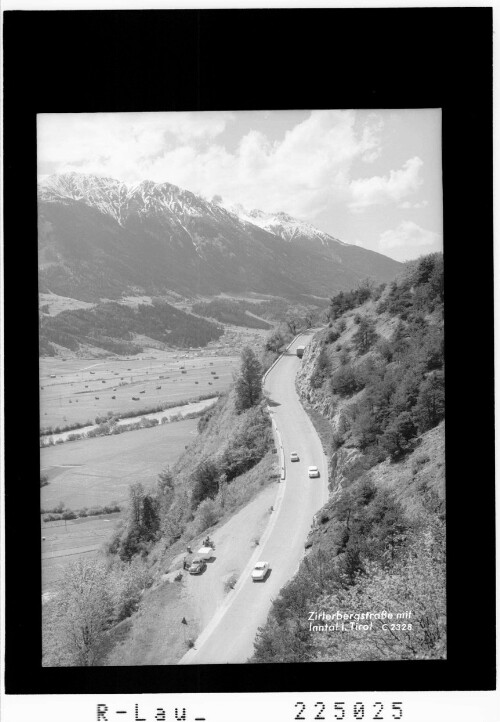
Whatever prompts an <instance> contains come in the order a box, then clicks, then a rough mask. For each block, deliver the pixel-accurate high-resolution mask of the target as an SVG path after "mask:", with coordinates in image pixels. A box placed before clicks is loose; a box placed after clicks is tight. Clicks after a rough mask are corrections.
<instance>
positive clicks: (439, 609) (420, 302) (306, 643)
mask: <svg viewBox="0 0 500 722" xmlns="http://www.w3.org/2000/svg"><path fill="white" fill-rule="evenodd" d="M329 318H330V321H329V327H328V328H327V329H326V330H325V331H323V332H321V333H320V334H318V335H317V336H316V337H315V339H314V341H313V342H312V343H311V344H310V347H309V348H308V349H307V350H306V354H305V356H304V361H303V367H302V370H301V373H300V374H299V377H298V381H297V385H298V390H299V393H300V394H301V396H302V398H303V400H304V403H305V404H306V406H308V407H310V408H311V409H312V414H313V418H314V419H315V421H316V423H318V412H321V419H322V421H321V422H320V426H321V433H322V437H323V441H324V445H325V447H326V450H327V452H328V455H329V460H330V488H331V491H332V496H331V498H330V501H329V502H328V503H327V504H326V506H325V507H324V508H323V509H322V510H321V512H320V513H319V514H318V515H317V519H316V523H315V527H314V529H313V531H312V533H311V535H310V539H309V542H308V547H309V551H308V553H307V555H306V557H305V559H304V561H303V562H302V564H301V566H300V568H299V571H298V573H297V575H296V576H295V578H294V579H293V580H292V581H291V582H290V583H289V584H288V585H287V586H286V587H285V588H284V589H283V590H282V591H281V593H280V595H279V596H278V598H277V599H276V600H275V602H274V603H273V607H272V611H271V613H270V615H269V618H268V621H267V623H266V625H265V627H264V628H262V629H261V630H260V632H259V635H258V639H257V641H256V645H255V656H254V658H253V660H252V661H255V662H284V661H286V662H293V661H295V662H299V661H324V660H330V661H335V660H338V661H340V660H372V659H410V658H411V659H419V658H422V659H424V658H425V659H438V658H444V657H445V656H446V606H445V603H446V597H445V583H446V577H445V502H444V491H445V490H444V424H443V419H444V334H443V267H442V256H441V255H440V254H434V255H432V256H427V257H424V258H422V259H420V260H419V261H418V262H413V263H411V264H408V266H407V268H406V270H405V273H404V274H403V276H402V277H401V278H400V279H399V280H397V281H395V282H393V283H391V284H390V285H389V286H388V287H384V286H379V287H374V286H371V285H370V284H369V283H364V284H362V285H361V286H360V287H359V288H358V289H357V290H356V291H353V292H351V293H340V294H337V295H336V296H334V297H332V299H331V303H330V309H329ZM325 419H326V420H327V421H328V423H327V424H325ZM311 612H314V615H313V617H312V618H311V616H310V614H311ZM336 612H342V614H348V615H349V614H351V615H353V616H351V617H350V618H348V619H349V620H350V621H345V617H341V618H340V619H342V620H344V624H345V629H344V631H342V630H341V629H340V630H339V628H338V627H335V624H336V622H337V621H339V617H338V616H337V617H336V618H335V619H334V620H333V621H332V620H329V619H328V617H326V616H323V613H324V614H325V615H326V614H330V615H331V614H335V613H336ZM361 613H365V614H366V613H373V614H375V616H374V617H373V616H372V617H370V616H365V617H359V615H360V614H361ZM382 613H390V614H393V615H394V616H393V618H392V619H389V620H388V619H387V618H384V617H382V618H381V616H380V615H381V614H382ZM398 614H400V615H401V617H400V618H399V619H397V616H396V615H398ZM355 615H358V616H355ZM351 622H352V623H353V624H354V625H356V624H368V626H369V628H368V629H361V628H358V627H356V626H354V627H353V628H351V626H350V625H351ZM384 624H385V625H386V626H385V627H383V626H382V625H384ZM387 624H388V625H389V626H387ZM311 625H316V628H315V629H314V628H313V627H312V626H311ZM318 625H319V626H318ZM331 625H333V626H331Z"/></svg>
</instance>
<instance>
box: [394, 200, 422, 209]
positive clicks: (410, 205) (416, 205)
mask: <svg viewBox="0 0 500 722" xmlns="http://www.w3.org/2000/svg"><path fill="white" fill-rule="evenodd" d="M428 205H429V201H427V200H424V201H420V202H419V203H410V201H403V203H400V204H399V207H400V208H405V209H406V208H425V207H426V206H428Z"/></svg>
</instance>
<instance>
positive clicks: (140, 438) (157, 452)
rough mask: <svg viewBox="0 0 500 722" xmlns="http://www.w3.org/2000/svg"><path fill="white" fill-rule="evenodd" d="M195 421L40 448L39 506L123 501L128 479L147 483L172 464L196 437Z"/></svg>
mask: <svg viewBox="0 0 500 722" xmlns="http://www.w3.org/2000/svg"><path fill="white" fill-rule="evenodd" d="M197 423H198V420H197V419H185V420H183V421H177V422H173V423H170V424H162V425H160V426H155V427H153V428H151V429H139V430H138V431H130V432H127V433H125V434H119V435H117V436H102V437H97V438H95V439H85V440H82V441H73V442H71V443H69V444H60V445H56V446H49V447H46V448H43V449H40V467H41V473H42V474H46V475H47V477H48V481H49V483H48V485H47V486H44V487H42V488H41V489H40V498H41V508H42V509H51V508H54V507H55V506H57V505H58V503H59V502H60V501H62V502H64V504H65V506H66V508H68V509H81V508H83V507H90V506H103V505H105V504H109V503H111V502H116V503H118V504H121V503H124V502H126V500H127V499H128V487H129V485H130V484H134V483H135V482H137V481H140V482H141V483H142V484H143V485H144V487H152V486H153V485H154V484H155V483H156V478H157V476H158V474H159V472H160V471H161V470H162V469H163V468H164V467H165V466H168V465H173V463H174V462H175V461H176V460H177V458H178V457H179V456H180V454H181V453H182V452H183V451H184V449H185V447H186V446H187V445H188V444H189V443H191V441H192V440H193V439H194V438H195V437H196V434H197Z"/></svg>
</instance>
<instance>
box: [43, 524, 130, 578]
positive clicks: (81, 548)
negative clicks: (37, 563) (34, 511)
mask: <svg viewBox="0 0 500 722" xmlns="http://www.w3.org/2000/svg"><path fill="white" fill-rule="evenodd" d="M122 516H123V514H108V515H107V516H99V517H87V518H85V519H74V520H71V521H68V522H61V521H59V522H50V523H48V524H42V590H43V591H44V592H46V591H48V590H49V589H50V588H51V587H52V586H53V585H54V584H55V583H56V582H57V581H58V579H60V578H61V576H62V574H63V572H64V568H65V567H66V566H67V565H68V564H69V563H70V562H72V561H76V560H77V559H79V558H81V557H91V556H94V555H95V554H96V552H97V550H98V549H99V547H100V546H101V545H102V544H103V542H105V541H106V539H107V538H108V537H109V536H110V534H111V532H112V530H113V529H114V528H115V526H116V524H117V523H118V521H119V519H120V518H121V517H122Z"/></svg>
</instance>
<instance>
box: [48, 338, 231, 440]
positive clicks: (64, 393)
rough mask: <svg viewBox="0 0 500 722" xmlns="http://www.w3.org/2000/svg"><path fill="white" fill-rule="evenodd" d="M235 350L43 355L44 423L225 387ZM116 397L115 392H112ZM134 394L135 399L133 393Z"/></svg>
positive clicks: (86, 418) (77, 419)
mask: <svg viewBox="0 0 500 722" xmlns="http://www.w3.org/2000/svg"><path fill="white" fill-rule="evenodd" d="M238 367H239V357H237V356H195V355H194V354H193V352H191V353H184V354H181V353H175V354H174V353H167V352H161V351H157V352H151V353H148V354H147V355H146V354H143V355H141V356H139V357H132V358H126V357H125V358H109V359H82V358H67V359H66V361H63V359H62V358H46V357H44V358H41V359H40V417H41V418H40V427H41V429H42V430H43V429H46V428H47V427H54V426H66V425H69V424H75V423H79V424H84V423H85V422H87V421H89V422H90V423H94V420H95V418H96V416H105V415H106V414H107V413H108V412H110V411H111V412H114V413H116V414H121V413H125V412H130V411H137V414H141V411H142V409H146V408H148V407H152V406H155V405H156V404H161V403H167V402H180V401H186V400H188V399H194V398H196V397H198V396H201V395H208V394H212V392H213V393H214V394H216V393H219V392H222V391H225V390H226V389H227V388H228V387H229V386H230V384H231V382H232V379H233V372H234V371H235V370H236V369H237V368H238ZM112 397H115V398H112ZM133 397H135V399H136V400H134V399H133Z"/></svg>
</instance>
